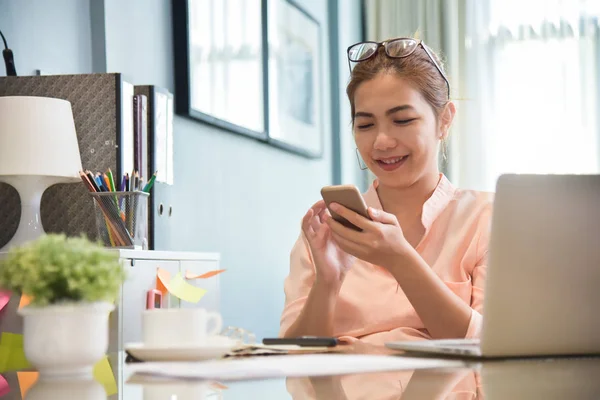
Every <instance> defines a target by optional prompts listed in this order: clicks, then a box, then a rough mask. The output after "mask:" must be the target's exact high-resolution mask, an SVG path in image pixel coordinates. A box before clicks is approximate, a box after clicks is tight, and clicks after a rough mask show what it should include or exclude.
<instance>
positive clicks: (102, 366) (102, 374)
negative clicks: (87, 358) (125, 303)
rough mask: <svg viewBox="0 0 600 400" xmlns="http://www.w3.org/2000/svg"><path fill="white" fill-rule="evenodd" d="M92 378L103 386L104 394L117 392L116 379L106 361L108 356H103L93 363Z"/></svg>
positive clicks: (109, 394)
mask: <svg viewBox="0 0 600 400" xmlns="http://www.w3.org/2000/svg"><path fill="white" fill-rule="evenodd" d="M94 379H95V380H96V382H98V383H100V384H102V386H104V391H105V392H106V396H112V395H113V394H116V393H117V381H116V380H115V375H114V374H113V370H112V368H111V366H110V362H109V361H108V356H104V358H103V359H102V360H100V361H99V362H97V363H96V365H94Z"/></svg>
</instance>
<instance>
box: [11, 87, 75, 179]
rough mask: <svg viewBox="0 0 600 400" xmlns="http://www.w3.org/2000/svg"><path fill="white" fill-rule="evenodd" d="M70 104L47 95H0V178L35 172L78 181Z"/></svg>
mask: <svg viewBox="0 0 600 400" xmlns="http://www.w3.org/2000/svg"><path fill="white" fill-rule="evenodd" d="M81 169H82V168H81V157H80V155H79V145H78V144H77V134H76V132H75V122H74V121H73V111H72V109H71V103H70V102H68V101H66V100H61V99H54V98H49V97H29V96H6V97H0V180H2V176H3V175H16V176H19V175H20V176H22V175H36V176H48V177H55V178H62V179H58V180H57V181H59V182H70V181H77V180H80V178H79V171H80V170H81Z"/></svg>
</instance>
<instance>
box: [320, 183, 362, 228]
mask: <svg viewBox="0 0 600 400" xmlns="http://www.w3.org/2000/svg"><path fill="white" fill-rule="evenodd" d="M321 197H323V200H325V205H326V206H327V209H329V212H330V213H331V216H332V217H333V219H334V220H336V221H338V222H339V223H340V224H342V225H344V226H346V227H348V228H351V229H354V230H356V231H362V229H360V228H359V227H358V226H356V225H354V224H353V223H351V222H350V221H348V220H347V219H345V218H343V217H341V216H340V215H338V214H336V213H335V212H333V211H331V209H330V208H329V205H330V204H331V203H338V204H341V205H343V206H344V207H346V208H348V209H350V210H352V211H354V212H356V213H358V214H360V215H362V216H363V217H365V218H367V219H371V217H369V213H368V211H367V204H366V203H365V199H364V198H363V196H362V194H361V193H360V191H359V190H358V188H357V187H356V186H354V185H335V186H325V187H324V188H323V189H321Z"/></svg>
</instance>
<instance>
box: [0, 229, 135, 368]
mask: <svg viewBox="0 0 600 400" xmlns="http://www.w3.org/2000/svg"><path fill="white" fill-rule="evenodd" d="M124 279H125V271H124V269H123V267H122V266H121V265H120V263H119V255H118V253H116V252H111V251H108V250H107V249H105V248H104V247H102V246H101V245H100V244H97V243H94V242H91V241H90V240H88V239H86V238H85V237H76V238H67V237H66V236H65V235H64V234H47V235H44V236H42V237H40V238H39V239H37V240H35V241H32V242H29V243H27V244H25V245H23V246H20V247H14V248H12V249H11V250H10V251H9V252H8V254H7V256H6V258H4V259H3V260H1V261H0V288H2V289H7V290H11V291H13V292H16V293H19V294H22V295H27V296H29V297H30V299H31V301H30V303H29V305H27V306H26V307H23V308H22V309H20V310H19V314H20V315H22V316H23V318H24V320H23V342H24V344H23V347H24V350H25V356H26V357H27V360H28V361H29V362H30V363H31V364H32V365H33V366H34V367H35V368H36V369H37V370H38V371H39V372H40V377H59V376H70V377H72V376H74V375H88V376H91V375H92V371H93V367H94V364H95V363H96V362H97V361H99V360H100V359H101V358H102V357H103V356H104V355H105V353H106V351H107V349H108V317H109V314H110V312H111V311H112V310H113V309H114V303H115V300H116V298H117V296H118V294H119V291H120V288H121V284H122V283H123V280H124Z"/></svg>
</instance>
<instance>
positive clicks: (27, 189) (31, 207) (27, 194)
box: [0, 175, 62, 252]
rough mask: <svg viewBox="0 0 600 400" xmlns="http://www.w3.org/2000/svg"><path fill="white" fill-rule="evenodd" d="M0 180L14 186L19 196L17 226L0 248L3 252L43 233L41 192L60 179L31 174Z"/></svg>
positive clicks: (5, 177)
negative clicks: (19, 213) (19, 204)
mask: <svg viewBox="0 0 600 400" xmlns="http://www.w3.org/2000/svg"><path fill="white" fill-rule="evenodd" d="M0 180H1V181H2V182H5V183H8V184H9V185H11V186H12V187H14V188H15V189H16V190H17V192H19V197H20V198H21V219H20V221H19V227H18V228H17V231H16V232H15V235H14V236H13V237H12V239H11V240H10V241H9V242H8V243H7V244H6V245H5V246H4V247H2V248H1V249H0V252H4V251H8V250H9V249H10V248H11V247H15V246H20V245H23V244H25V243H27V242H30V241H32V240H35V239H37V238H39V237H40V236H42V235H43V234H44V233H45V232H44V228H43V226H42V220H41V217H40V204H41V201H42V194H44V191H45V190H46V189H47V188H48V187H50V186H51V185H53V184H55V183H60V182H62V180H61V179H60V178H56V177H51V176H33V175H23V176H2V177H0Z"/></svg>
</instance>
